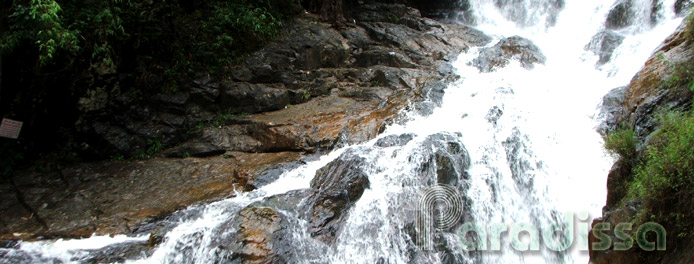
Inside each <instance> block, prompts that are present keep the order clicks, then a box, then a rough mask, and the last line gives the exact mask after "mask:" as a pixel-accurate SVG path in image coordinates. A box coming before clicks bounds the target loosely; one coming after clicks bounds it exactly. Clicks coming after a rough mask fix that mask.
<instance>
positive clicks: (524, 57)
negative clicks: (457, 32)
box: [472, 36, 546, 72]
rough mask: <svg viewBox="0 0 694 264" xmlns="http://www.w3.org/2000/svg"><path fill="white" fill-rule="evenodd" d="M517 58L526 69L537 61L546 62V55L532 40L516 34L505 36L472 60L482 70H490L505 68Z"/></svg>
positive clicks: (530, 67)
mask: <svg viewBox="0 0 694 264" xmlns="http://www.w3.org/2000/svg"><path fill="white" fill-rule="evenodd" d="M512 59H513V60H517V61H519V62H520V63H521V66H523V68H526V69H532V68H533V67H534V64H536V63H541V64H544V63H545V60H546V58H545V55H543V54H542V52H540V49H539V48H538V47H537V46H535V44H533V43H532V42H531V41H530V40H528V39H525V38H522V37H519V36H514V37H509V38H504V39H502V40H501V41H499V43H497V44H496V45H494V46H493V47H490V48H485V49H483V50H482V51H480V55H479V57H477V58H475V59H474V60H473V61H472V65H473V66H475V67H477V68H478V69H479V70H480V71H482V72H490V71H493V70H494V69H498V68H503V67H505V66H506V65H508V64H509V62H510V60H512Z"/></svg>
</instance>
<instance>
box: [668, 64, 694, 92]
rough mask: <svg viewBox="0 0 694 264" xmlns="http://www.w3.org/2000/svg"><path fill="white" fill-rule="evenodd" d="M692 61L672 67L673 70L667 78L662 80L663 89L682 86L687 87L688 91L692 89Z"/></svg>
mask: <svg viewBox="0 0 694 264" xmlns="http://www.w3.org/2000/svg"><path fill="white" fill-rule="evenodd" d="M692 62H694V61H692V60H687V61H684V62H678V63H675V64H674V65H672V67H674V69H673V70H672V73H670V75H669V76H668V77H666V78H665V79H664V81H665V84H664V85H665V88H668V89H672V88H677V87H680V86H682V85H687V86H688V87H689V89H694V88H693V87H694V68H693V67H694V65H692Z"/></svg>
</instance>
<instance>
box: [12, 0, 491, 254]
mask: <svg viewBox="0 0 694 264" xmlns="http://www.w3.org/2000/svg"><path fill="white" fill-rule="evenodd" d="M351 13H352V14H353V16H354V20H353V21H352V22H353V23H351V24H349V25H347V27H345V28H342V29H335V28H333V27H331V25H329V24H324V23H321V22H320V20H319V18H318V17H316V16H314V15H311V14H303V15H300V16H298V17H297V18H295V19H294V20H293V21H289V22H288V23H287V26H286V27H285V29H284V31H283V32H282V34H281V36H282V37H280V39H278V40H277V41H275V42H273V43H270V44H268V45H267V46H266V47H265V48H264V49H262V50H260V51H257V52H255V53H253V54H251V55H249V56H248V57H246V58H245V59H244V60H243V61H242V62H241V63H240V64H239V65H236V66H234V67H232V68H231V69H230V73H229V76H228V77H227V78H225V79H223V80H216V79H211V78H202V79H199V80H196V81H194V82H191V83H182V84H180V87H179V89H178V90H177V91H175V92H173V91H171V92H162V93H161V94H157V95H154V96H152V97H149V98H142V99H141V100H138V99H137V98H136V97H137V96H133V95H130V94H121V93H118V91H117V90H114V91H110V92H105V91H102V92H101V93H100V92H98V91H97V92H95V93H94V94H93V96H92V97H93V98H85V100H82V101H83V103H84V105H85V107H84V111H86V112H85V113H86V114H85V115H83V116H82V119H81V120H80V122H79V123H78V126H79V127H80V128H81V130H82V132H83V133H84V134H85V137H84V142H79V143H78V144H80V145H82V146H84V148H85V152H86V153H91V154H90V155H93V156H94V157H95V158H98V157H101V158H104V157H110V156H111V155H116V156H121V157H122V156H125V157H129V156H135V155H138V154H147V155H152V156H154V157H156V158H154V159H150V160H126V161H104V162H97V163H93V164H77V165H74V166H68V167H65V168H60V169H59V170H56V171H49V172H46V171H35V170H30V171H25V172H18V173H17V174H16V175H15V177H14V181H15V183H14V184H12V183H9V182H8V183H2V184H0V190H2V199H0V200H1V201H2V202H0V212H3V214H2V216H0V223H2V227H1V228H0V238H2V239H24V238H35V237H55V236H61V237H62V236H70V237H71V236H80V237H81V236H88V235H91V234H92V233H94V232H96V233H98V234H113V233H131V232H134V231H135V230H139V229H141V228H140V227H141V226H142V225H146V224H147V223H149V222H151V221H154V220H156V219H158V218H159V217H160V216H162V215H167V214H170V213H171V212H173V211H175V210H178V209H181V208H183V207H185V206H187V205H190V204H193V203H196V202H200V201H203V200H209V199H218V198H221V197H228V196H230V195H232V192H233V191H247V190H251V189H255V188H260V187H262V186H263V185H265V184H267V183H269V182H271V181H273V180H274V179H276V178H277V177H278V176H279V175H280V174H281V173H282V172H283V171H285V170H287V169H289V168H291V167H292V166H297V165H298V164H300V163H301V161H300V159H301V157H302V155H305V154H310V153H313V152H315V151H318V150H323V149H330V148H332V147H334V146H336V145H337V144H341V143H358V142H363V141H366V140H368V139H371V138H374V137H375V136H377V135H378V134H379V133H380V132H381V131H382V129H383V128H384V126H385V125H387V124H390V123H393V122H398V114H399V112H400V111H401V110H403V109H405V108H406V107H408V106H411V105H410V104H413V105H412V106H413V108H412V109H414V110H416V111H420V112H422V113H428V112H431V109H432V107H434V106H435V105H436V102H440V98H441V96H442V94H443V88H445V87H446V85H447V83H448V82H450V81H453V80H455V79H456V78H457V77H456V76H455V75H454V74H453V70H452V68H451V66H450V65H449V62H450V60H452V59H454V58H455V57H456V55H457V54H458V53H460V52H464V51H466V50H467V49H468V48H469V47H470V46H479V45H486V44H487V43H488V42H489V41H490V38H489V37H487V36H485V35H484V34H483V33H481V32H480V31H477V30H474V29H472V28H470V27H466V26H461V25H451V24H444V23H441V22H438V21H435V20H432V19H428V18H423V17H421V15H420V13H419V11H418V10H416V9H413V8H410V7H406V6H404V5H398V4H364V5H358V6H355V7H354V8H353V9H352V10H351ZM162 90H168V89H162ZM423 98H433V103H421V102H420V101H422V99H423ZM437 98H438V100H437ZM150 149H153V150H155V151H150ZM158 150H161V152H158V153H154V152H156V151H158ZM224 153H226V154H225V155H224V156H223V157H221V156H218V155H221V154H224ZM180 158H183V159H180ZM344 162H346V163H355V164H356V163H358V162H359V161H358V160H350V161H344ZM355 164H352V165H355ZM334 166H335V167H334V168H330V169H326V172H324V174H325V175H323V176H324V177H333V176H332V174H331V175H328V171H330V172H331V173H344V175H343V176H344V177H346V178H345V179H330V180H321V179H320V178H319V179H317V180H316V181H315V186H313V188H315V190H314V191H311V193H310V195H311V197H314V201H315V206H312V207H309V209H310V210H312V211H311V212H313V213H314V215H315V216H313V218H311V219H312V220H311V224H312V225H313V229H314V230H313V231H311V232H314V233H315V236H316V237H319V239H321V240H325V241H330V240H331V239H333V237H334V233H335V232H336V231H337V229H338V224H336V223H337V222H339V221H340V219H341V217H342V216H343V215H344V213H343V212H344V211H345V210H347V209H348V208H349V207H350V206H351V205H352V204H353V203H354V202H355V201H356V200H357V199H358V198H359V197H360V196H361V192H363V189H364V188H367V186H368V181H364V178H363V177H361V176H359V177H357V176H358V175H360V174H359V172H357V171H354V170H353V169H352V168H351V167H345V166H346V165H334ZM341 166H342V167H341ZM319 175H320V173H319ZM352 176H354V177H356V178H352ZM342 180H345V181H346V182H343V181H342ZM333 184H334V185H333ZM58 186H59V188H56V187H58ZM172 194H173V195H172ZM306 195H309V194H306ZM343 199H344V200H343ZM311 204H314V203H311ZM254 214H255V213H254ZM259 214H261V215H262V216H263V217H265V216H266V215H271V214H265V213H259ZM247 216H248V217H253V214H251V213H249V214H248V215H247ZM278 217H280V218H282V217H281V214H279V215H278ZM270 218H272V219H275V218H273V217H270ZM307 219H308V218H307ZM273 221H274V220H272V221H270V222H268V223H274V222H273ZM155 242H156V241H155ZM249 256H251V255H249Z"/></svg>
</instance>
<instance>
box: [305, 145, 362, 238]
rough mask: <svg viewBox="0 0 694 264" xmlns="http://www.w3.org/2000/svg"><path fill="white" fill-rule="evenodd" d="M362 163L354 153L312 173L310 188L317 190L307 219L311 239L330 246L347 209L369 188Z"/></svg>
mask: <svg viewBox="0 0 694 264" xmlns="http://www.w3.org/2000/svg"><path fill="white" fill-rule="evenodd" d="M366 169H367V164H366V162H365V160H364V159H363V158H361V157H359V156H358V153H356V152H354V151H348V152H345V153H343V154H342V155H341V156H340V157H339V158H337V159H336V160H334V161H332V162H330V163H328V164H327V165H326V166H325V167H323V168H320V169H319V170H318V171H316V176H315V177H314V178H313V180H311V188H313V189H315V190H316V191H317V194H316V197H315V200H314V204H313V206H312V208H311V214H310V216H309V223H310V232H311V236H312V237H315V238H316V239H318V240H321V241H323V242H326V243H328V244H332V243H333V242H334V241H335V238H336V236H337V234H338V233H339V232H340V229H341V228H342V224H343V222H344V221H345V220H346V219H347V217H348V214H347V212H348V210H349V209H350V208H351V207H352V206H353V205H354V204H355V203H356V202H357V200H359V198H361V195H362V194H363V193H364V190H366V189H367V188H368V187H369V177H368V175H367V174H366V172H365V170H366Z"/></svg>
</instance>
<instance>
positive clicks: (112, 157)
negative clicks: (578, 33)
mask: <svg viewBox="0 0 694 264" xmlns="http://www.w3.org/2000/svg"><path fill="white" fill-rule="evenodd" d="M111 160H115V161H123V160H125V156H123V154H115V155H113V156H111Z"/></svg>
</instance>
